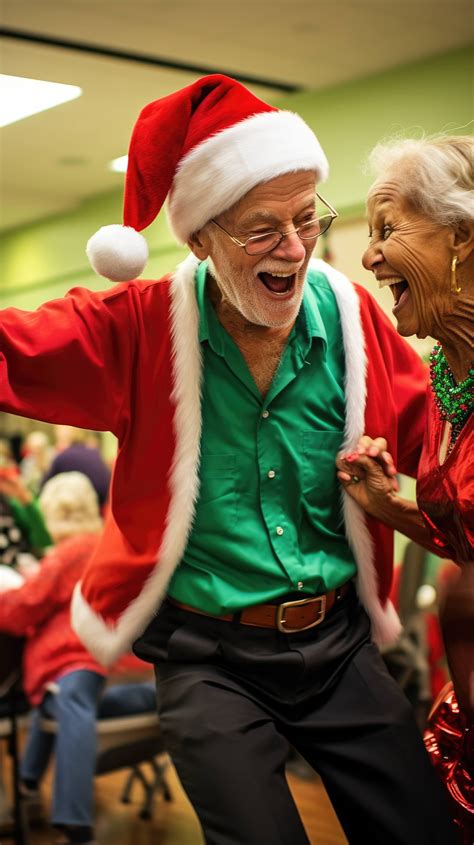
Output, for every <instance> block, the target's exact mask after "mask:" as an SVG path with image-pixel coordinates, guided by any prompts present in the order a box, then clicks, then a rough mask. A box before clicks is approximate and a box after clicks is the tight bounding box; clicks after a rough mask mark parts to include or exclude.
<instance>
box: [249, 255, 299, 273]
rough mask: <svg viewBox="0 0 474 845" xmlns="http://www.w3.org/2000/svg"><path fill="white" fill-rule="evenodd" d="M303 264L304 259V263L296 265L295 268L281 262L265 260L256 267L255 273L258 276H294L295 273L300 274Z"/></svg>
mask: <svg viewBox="0 0 474 845" xmlns="http://www.w3.org/2000/svg"><path fill="white" fill-rule="evenodd" d="M303 264H304V259H303V261H300V263H299V264H295V265H294V266H293V267H292V266H291V265H288V262H285V263H283V262H281V261H280V262H278V261H272V260H268V259H263V260H262V261H260V262H259V263H258V264H257V265H256V267H254V273H255V275H256V276H258V274H259V273H271V274H273V273H275V274H279V275H284V276H293V275H294V274H295V273H298V272H299V270H301V268H302V266H303Z"/></svg>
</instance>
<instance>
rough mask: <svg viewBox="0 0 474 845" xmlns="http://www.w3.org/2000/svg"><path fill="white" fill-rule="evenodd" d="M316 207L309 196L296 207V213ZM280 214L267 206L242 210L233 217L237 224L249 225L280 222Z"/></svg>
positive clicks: (312, 198)
mask: <svg viewBox="0 0 474 845" xmlns="http://www.w3.org/2000/svg"><path fill="white" fill-rule="evenodd" d="M315 207H316V198H315V197H311V198H308V200H307V201H306V202H305V203H304V205H302V207H301V208H300V209H298V212H297V213H298V214H302V213H303V212H304V211H306V210H308V209H310V208H311V209H314V208H315ZM280 221H281V215H279V214H277V213H276V212H275V211H272V210H271V209H269V208H261V209H252V208H250V209H248V211H243V212H242V214H241V215H239V214H237V216H236V218H235V222H236V223H237V224H238V225H239V226H244V227H247V228H248V227H250V226H253V225H255V224H257V223H266V222H269V223H280Z"/></svg>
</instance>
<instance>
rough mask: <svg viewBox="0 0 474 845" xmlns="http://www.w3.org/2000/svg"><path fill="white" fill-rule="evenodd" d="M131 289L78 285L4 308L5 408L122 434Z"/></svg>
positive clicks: (1, 368)
mask: <svg viewBox="0 0 474 845" xmlns="http://www.w3.org/2000/svg"><path fill="white" fill-rule="evenodd" d="M130 299H131V296H130V289H129V286H128V285H127V284H126V285H118V286H117V287H115V288H113V289H112V290H110V291H107V292H102V293H94V292H91V291H89V290H86V289H84V288H75V289H73V290H72V291H70V292H69V293H68V294H67V295H66V296H65V297H64V298H63V299H58V300H54V301H51V302H47V303H46V304H44V305H42V306H41V307H40V308H38V309H37V310H36V311H31V312H29V311H21V310H18V309H16V308H8V309H5V310H3V311H1V312H0V410H2V411H7V412H9V413H12V414H18V415H20V416H25V417H31V418H34V419H41V420H44V421H46V422H51V423H68V424H69V425H73V426H77V427H78V428H91V429H95V430H102V431H106V430H110V431H113V432H114V434H116V435H117V436H119V435H120V428H121V426H122V425H123V424H124V420H123V418H121V409H122V407H123V402H124V396H125V395H126V393H127V390H129V388H130V379H131V372H132V367H133V349H134V342H133V339H134V326H135V321H134V319H133V315H134V309H133V307H131V304H130Z"/></svg>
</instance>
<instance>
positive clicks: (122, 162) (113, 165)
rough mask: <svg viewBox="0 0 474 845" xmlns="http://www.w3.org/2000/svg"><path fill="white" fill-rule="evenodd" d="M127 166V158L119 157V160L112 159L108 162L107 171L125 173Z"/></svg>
mask: <svg viewBox="0 0 474 845" xmlns="http://www.w3.org/2000/svg"><path fill="white" fill-rule="evenodd" d="M127 164H128V156H120V158H114V160H113V161H111V162H110V164H109V170H113V171H114V173H126V172H127Z"/></svg>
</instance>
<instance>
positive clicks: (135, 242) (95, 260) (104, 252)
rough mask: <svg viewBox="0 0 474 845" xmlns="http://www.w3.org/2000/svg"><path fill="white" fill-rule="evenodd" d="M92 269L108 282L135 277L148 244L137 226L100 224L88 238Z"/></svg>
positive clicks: (143, 259)
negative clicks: (137, 229)
mask: <svg viewBox="0 0 474 845" xmlns="http://www.w3.org/2000/svg"><path fill="white" fill-rule="evenodd" d="M86 253H87V257H88V259H89V262H90V264H91V267H92V269H93V270H94V271H95V272H96V273H97V274H98V275H99V276H105V278H106V279H110V281H111V282H128V281H130V280H131V279H136V278H137V276H139V275H140V274H141V273H143V270H144V269H145V266H146V263H147V261H148V244H147V242H146V240H145V238H144V237H143V235H140V233H139V232H137V231H136V229H133V228H132V227H131V226H121V225H120V224H119V223H116V224H112V225H110V226H102V228H101V229H99V230H98V231H97V232H96V233H95V234H94V235H92V237H91V238H89V241H88V242H87V247H86Z"/></svg>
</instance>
